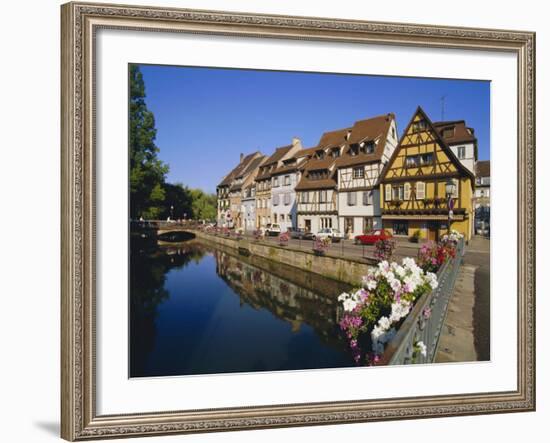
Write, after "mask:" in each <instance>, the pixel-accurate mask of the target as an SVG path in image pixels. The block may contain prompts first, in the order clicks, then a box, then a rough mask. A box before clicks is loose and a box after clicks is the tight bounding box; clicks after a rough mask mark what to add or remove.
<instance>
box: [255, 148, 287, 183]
mask: <svg viewBox="0 0 550 443" xmlns="http://www.w3.org/2000/svg"><path fill="white" fill-rule="evenodd" d="M291 149H292V145H287V146H281V147H280V148H277V149H275V152H274V153H273V154H271V156H270V157H268V158H267V159H266V160H265V162H263V164H262V166H261V169H260V173H259V174H258V175H257V177H256V180H265V179H268V178H270V177H271V174H272V173H273V172H274V171H275V169H276V167H277V163H278V162H279V160H281V159H282V158H283V157H284V156H285V155H286V154H287V153H288V151H290V150H291Z"/></svg>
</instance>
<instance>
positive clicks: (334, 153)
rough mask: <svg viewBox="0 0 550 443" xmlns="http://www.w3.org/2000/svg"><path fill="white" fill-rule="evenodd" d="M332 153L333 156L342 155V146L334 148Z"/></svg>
mask: <svg viewBox="0 0 550 443" xmlns="http://www.w3.org/2000/svg"><path fill="white" fill-rule="evenodd" d="M331 155H332V157H333V158H338V157H340V148H334V149H333V150H332V152H331Z"/></svg>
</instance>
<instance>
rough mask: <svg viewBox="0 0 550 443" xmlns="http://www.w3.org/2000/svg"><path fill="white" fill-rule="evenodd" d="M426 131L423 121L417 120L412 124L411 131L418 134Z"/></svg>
mask: <svg viewBox="0 0 550 443" xmlns="http://www.w3.org/2000/svg"><path fill="white" fill-rule="evenodd" d="M424 129H426V122H425V121H424V120H418V121H416V122H414V123H413V131H415V132H420V131H423V130H424Z"/></svg>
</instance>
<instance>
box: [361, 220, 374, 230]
mask: <svg viewBox="0 0 550 443" xmlns="http://www.w3.org/2000/svg"><path fill="white" fill-rule="evenodd" d="M371 230H372V217H363V232H369V231H371Z"/></svg>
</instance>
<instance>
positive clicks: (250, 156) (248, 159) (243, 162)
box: [218, 151, 262, 187]
mask: <svg viewBox="0 0 550 443" xmlns="http://www.w3.org/2000/svg"><path fill="white" fill-rule="evenodd" d="M257 156H262V154H261V152H259V151H256V152H253V153H252V154H248V155H247V156H245V157H243V159H242V160H241V161H240V162H239V164H238V165H237V166H235V167H234V168H233V170H232V171H231V172H230V173H229V174H227V175H226V176H225V177H224V179H223V180H222V181H221V182H220V184H219V185H218V187H220V186H229V185H231V182H232V181H233V180H234V179H235V178H237V177H239V174H241V173H242V172H243V170H244V169H245V168H246V167H247V166H248V165H249V164H250V162H251V161H252V160H254V158H256V157H257Z"/></svg>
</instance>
